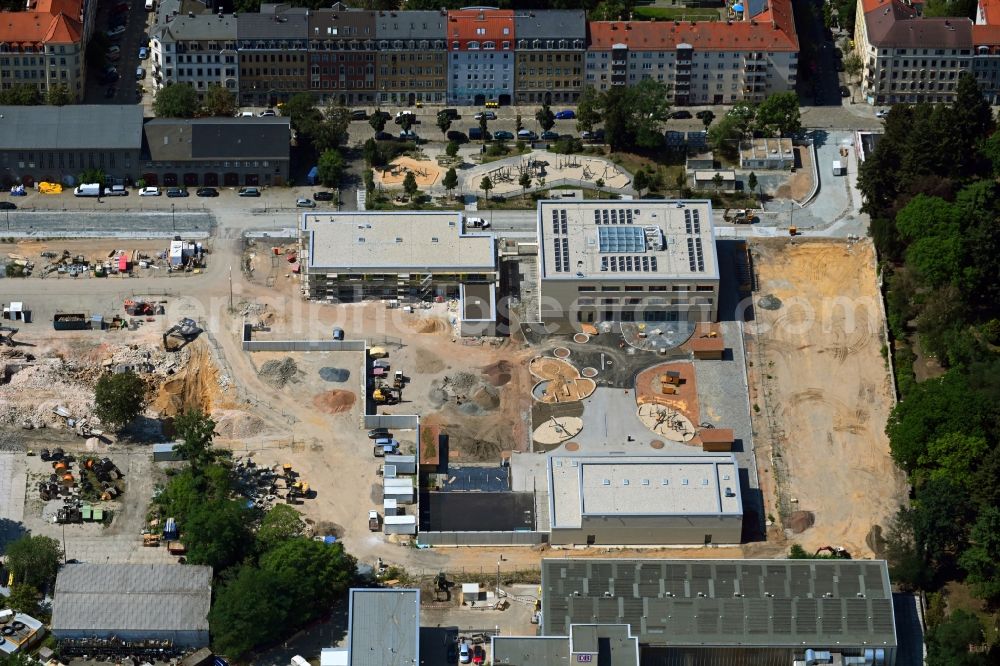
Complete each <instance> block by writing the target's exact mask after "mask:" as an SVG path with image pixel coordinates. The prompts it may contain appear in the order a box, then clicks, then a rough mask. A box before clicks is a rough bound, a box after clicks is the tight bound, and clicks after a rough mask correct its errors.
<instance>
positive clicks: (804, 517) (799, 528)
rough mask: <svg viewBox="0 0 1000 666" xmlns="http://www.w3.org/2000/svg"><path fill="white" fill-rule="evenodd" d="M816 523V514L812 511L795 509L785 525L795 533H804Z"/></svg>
mask: <svg viewBox="0 0 1000 666" xmlns="http://www.w3.org/2000/svg"><path fill="white" fill-rule="evenodd" d="M815 523H816V516H814V515H813V512H812V511H794V512H792V514H791V515H790V516H788V522H787V523H786V525H785V527H787V528H788V529H790V530H791V531H792V532H794V533H795V534H802V533H803V532H805V531H806V530H807V529H809V528H810V527H812V526H813V525H814V524H815Z"/></svg>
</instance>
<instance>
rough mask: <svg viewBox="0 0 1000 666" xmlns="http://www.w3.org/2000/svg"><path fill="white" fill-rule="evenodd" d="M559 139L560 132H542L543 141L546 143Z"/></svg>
mask: <svg viewBox="0 0 1000 666" xmlns="http://www.w3.org/2000/svg"><path fill="white" fill-rule="evenodd" d="M558 138H559V132H553V131H552V130H549V131H547V132H542V140H544V141H556V140H557V139H558Z"/></svg>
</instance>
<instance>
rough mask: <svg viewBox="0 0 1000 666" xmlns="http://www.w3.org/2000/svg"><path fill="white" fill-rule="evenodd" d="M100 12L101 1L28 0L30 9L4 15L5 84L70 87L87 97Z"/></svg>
mask: <svg viewBox="0 0 1000 666" xmlns="http://www.w3.org/2000/svg"><path fill="white" fill-rule="evenodd" d="M96 15H97V2H96V1H95V0H28V2H27V4H26V8H25V11H21V12H8V11H4V12H2V13H0V88H2V89H3V90H9V89H10V88H12V87H14V86H19V85H30V86H33V87H36V88H37V89H38V90H39V91H40V92H42V93H45V92H47V91H48V90H50V89H52V88H55V87H58V86H64V87H65V88H66V90H68V91H69V92H70V94H71V95H75V96H77V97H78V98H79V97H82V96H83V86H84V76H85V69H84V67H85V65H84V52H85V49H86V46H87V42H88V40H89V38H90V35H91V34H93V31H94V21H95V18H96Z"/></svg>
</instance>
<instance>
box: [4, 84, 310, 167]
mask: <svg viewBox="0 0 1000 666" xmlns="http://www.w3.org/2000/svg"><path fill="white" fill-rule="evenodd" d="M290 140H291V127H290V125H289V119H288V118H281V117H272V118H195V119H183V118H152V119H149V118H143V112H142V107H141V106H139V105H136V104H129V105H101V106H92V105H84V104H79V105H69V106H0V183H2V185H3V186H5V187H9V186H10V185H12V184H14V183H21V184H24V185H28V186H31V185H33V184H35V183H37V182H43V181H48V182H57V183H63V184H66V185H72V184H75V182H76V180H77V179H78V178H79V176H80V174H81V173H83V172H84V171H88V170H100V171H102V172H103V173H104V174H105V175H106V176H107V177H108V178H111V179H112V180H114V181H118V182H136V181H138V180H139V179H142V180H144V181H145V182H146V184H147V185H166V186H174V185H177V186H187V187H196V186H199V185H205V186H211V187H216V186H225V187H237V186H242V185H251V186H256V185H282V184H285V183H286V182H287V181H288V171H289V154H290Z"/></svg>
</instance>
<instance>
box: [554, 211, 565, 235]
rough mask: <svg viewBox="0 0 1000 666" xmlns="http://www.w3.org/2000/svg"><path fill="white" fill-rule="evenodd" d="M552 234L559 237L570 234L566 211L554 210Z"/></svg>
mask: <svg viewBox="0 0 1000 666" xmlns="http://www.w3.org/2000/svg"><path fill="white" fill-rule="evenodd" d="M552 233H553V234H557V235H558V234H565V233H568V232H567V222H566V209H555V208H554V209H552Z"/></svg>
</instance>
